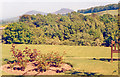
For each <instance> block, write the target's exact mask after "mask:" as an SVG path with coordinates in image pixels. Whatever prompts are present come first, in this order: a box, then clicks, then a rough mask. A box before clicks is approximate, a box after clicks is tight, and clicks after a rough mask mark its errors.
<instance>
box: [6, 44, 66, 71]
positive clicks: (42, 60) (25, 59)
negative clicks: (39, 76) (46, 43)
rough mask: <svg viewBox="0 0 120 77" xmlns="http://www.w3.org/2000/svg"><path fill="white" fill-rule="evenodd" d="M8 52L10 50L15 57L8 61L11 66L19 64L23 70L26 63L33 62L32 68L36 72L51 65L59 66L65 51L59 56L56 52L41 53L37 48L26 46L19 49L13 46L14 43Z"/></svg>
mask: <svg viewBox="0 0 120 77" xmlns="http://www.w3.org/2000/svg"><path fill="white" fill-rule="evenodd" d="M10 52H12V56H13V58H14V59H15V60H14V62H13V63H10V62H8V63H10V64H11V68H13V67H14V66H15V65H19V66H20V67H21V70H22V71H24V70H25V67H26V65H27V64H28V63H31V62H33V64H34V66H35V67H36V68H35V69H34V70H35V71H38V72H43V71H46V70H47V69H49V67H52V66H54V67H59V66H60V64H62V63H63V55H64V54H65V52H64V53H63V54H62V56H60V54H59V53H58V52H49V53H47V54H42V53H41V52H40V51H37V49H33V50H31V49H29V48H28V47H26V48H25V49H24V50H23V51H21V50H19V49H16V48H15V44H12V48H11V51H10ZM13 69H14V68H13Z"/></svg>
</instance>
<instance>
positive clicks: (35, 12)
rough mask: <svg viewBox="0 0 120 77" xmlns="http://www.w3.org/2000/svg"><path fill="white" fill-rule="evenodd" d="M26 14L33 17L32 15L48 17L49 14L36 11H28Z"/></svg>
mask: <svg viewBox="0 0 120 77" xmlns="http://www.w3.org/2000/svg"><path fill="white" fill-rule="evenodd" d="M25 14H28V15H32V14H42V15H47V13H45V12H40V11H35V10H32V11H28V12H26V13H25Z"/></svg>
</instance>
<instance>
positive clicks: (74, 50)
mask: <svg viewBox="0 0 120 77" xmlns="http://www.w3.org/2000/svg"><path fill="white" fill-rule="evenodd" d="M26 46H27V47H28V48H31V49H35V48H36V49H38V50H40V51H41V52H42V53H47V52H50V51H58V52H60V53H61V52H63V51H65V52H66V55H65V56H64V59H65V61H66V62H69V63H71V64H72V65H73V67H74V69H76V70H79V71H85V72H94V73H99V74H103V75H118V61H114V62H113V63H111V62H108V61H106V60H105V61H102V60H93V58H96V59H101V58H104V59H106V58H110V56H111V55H110V54H111V52H110V47H91V46H65V45H25V44H19V45H17V48H18V49H24V48H25V47H26ZM10 48H11V45H10V44H2V65H3V64H5V61H4V59H12V57H11V53H10V52H9V51H10ZM117 57H118V54H114V58H117ZM113 71H115V72H113ZM2 74H7V73H5V72H2Z"/></svg>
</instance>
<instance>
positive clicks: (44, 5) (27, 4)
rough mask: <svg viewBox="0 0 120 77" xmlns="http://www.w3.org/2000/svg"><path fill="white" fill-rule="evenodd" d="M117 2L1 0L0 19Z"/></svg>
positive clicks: (102, 0)
mask: <svg viewBox="0 0 120 77" xmlns="http://www.w3.org/2000/svg"><path fill="white" fill-rule="evenodd" d="M118 2H119V0H1V2H0V10H1V11H0V19H2V18H3V19H5V18H11V17H17V16H20V15H22V14H24V13H26V12H27V11H31V10H36V11H41V12H47V13H51V12H55V11H57V10H59V9H61V8H69V9H72V10H75V11H77V10H79V9H86V8H90V7H94V6H103V5H107V4H113V3H118Z"/></svg>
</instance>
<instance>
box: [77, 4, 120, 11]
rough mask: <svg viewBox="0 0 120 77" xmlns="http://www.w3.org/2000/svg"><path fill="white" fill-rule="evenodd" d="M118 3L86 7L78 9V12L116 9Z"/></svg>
mask: <svg viewBox="0 0 120 77" xmlns="http://www.w3.org/2000/svg"><path fill="white" fill-rule="evenodd" d="M118 8H119V7H118V4H109V5H105V6H97V7H91V8H88V9H83V10H78V11H77V12H79V13H95V12H101V11H106V10H117V9H118Z"/></svg>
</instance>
